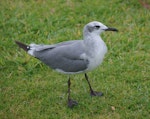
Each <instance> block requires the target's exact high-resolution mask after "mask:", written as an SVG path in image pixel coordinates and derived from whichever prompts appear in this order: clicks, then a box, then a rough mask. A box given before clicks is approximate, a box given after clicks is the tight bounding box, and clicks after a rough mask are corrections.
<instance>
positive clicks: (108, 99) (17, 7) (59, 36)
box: [0, 0, 150, 119]
mask: <svg viewBox="0 0 150 119" xmlns="http://www.w3.org/2000/svg"><path fill="white" fill-rule="evenodd" d="M145 1H146V0H145ZM149 4H150V2H149ZM95 20H97V21H100V22H102V23H104V24H106V25H107V26H110V27H115V28H117V29H118V30H119V32H118V33H114V32H105V33H103V34H102V38H103V39H104V41H105V43H106V44H107V47H108V53H107V55H106V56H105V59H104V62H103V63H102V64H101V66H99V67H98V68H97V69H95V70H93V71H92V72H89V73H88V75H89V77H90V82H91V85H92V87H93V88H94V89H95V90H97V91H102V92H103V93H104V96H103V97H91V96H90V95H89V87H88V84H87V82H86V80H85V79H84V76H83V75H82V74H79V75H76V76H72V77H71V78H72V80H71V82H72V85H71V96H72V97H73V99H75V100H77V101H78V102H79V104H78V106H76V107H74V108H73V109H70V108H68V107H67V79H68V76H67V75H62V74H59V73H57V72H55V71H53V70H51V69H50V68H49V67H48V66H46V65H44V64H43V63H41V62H40V61H39V60H37V59H35V58H33V57H31V56H29V55H28V54H27V53H25V52H24V51H23V50H22V49H20V48H18V46H17V45H16V44H15V42H14V41H15V40H19V41H21V42H24V43H27V44H29V43H33V42H34V43H39V44H41V43H45V44H53V43H58V42H62V41H67V40H74V39H82V30H83V27H84V25H85V24H87V23H88V22H91V21H95ZM149 72H150V10H149V9H146V8H145V7H144V6H143V5H142V4H141V3H140V2H139V1H138V0H92V1H91V0H57V1H56V0H1V1H0V119H149V117H150V73H149Z"/></svg>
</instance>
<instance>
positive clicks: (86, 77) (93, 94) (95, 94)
mask: <svg viewBox="0 0 150 119" xmlns="http://www.w3.org/2000/svg"><path fill="white" fill-rule="evenodd" d="M85 79H86V80H87V82H88V84H89V87H90V94H91V96H102V95H103V93H102V92H96V91H93V89H92V87H91V84H90V82H89V80H88V76H87V74H86V73H85Z"/></svg>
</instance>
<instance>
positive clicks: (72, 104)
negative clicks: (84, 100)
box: [68, 77, 78, 108]
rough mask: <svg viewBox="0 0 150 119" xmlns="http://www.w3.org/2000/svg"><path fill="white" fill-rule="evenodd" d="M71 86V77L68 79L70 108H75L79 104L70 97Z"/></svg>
mask: <svg viewBox="0 0 150 119" xmlns="http://www.w3.org/2000/svg"><path fill="white" fill-rule="evenodd" d="M70 85H71V81H70V77H69V79H68V107H70V108H73V107H74V106H76V105H78V102H77V101H75V100H72V99H71V97H70Z"/></svg>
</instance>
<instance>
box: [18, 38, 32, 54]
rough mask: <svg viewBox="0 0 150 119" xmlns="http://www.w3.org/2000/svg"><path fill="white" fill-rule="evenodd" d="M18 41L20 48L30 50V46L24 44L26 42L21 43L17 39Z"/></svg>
mask: <svg viewBox="0 0 150 119" xmlns="http://www.w3.org/2000/svg"><path fill="white" fill-rule="evenodd" d="M15 42H16V44H17V45H18V46H19V47H20V48H22V49H23V50H25V51H26V52H28V50H30V46H28V45H26V44H24V43H21V42H19V41H15Z"/></svg>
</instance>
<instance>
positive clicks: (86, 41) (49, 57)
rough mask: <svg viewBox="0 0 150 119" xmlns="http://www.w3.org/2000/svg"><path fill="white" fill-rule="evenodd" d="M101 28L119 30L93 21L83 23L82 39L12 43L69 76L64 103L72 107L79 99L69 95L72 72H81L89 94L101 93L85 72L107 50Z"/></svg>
mask: <svg viewBox="0 0 150 119" xmlns="http://www.w3.org/2000/svg"><path fill="white" fill-rule="evenodd" d="M104 31H115V32H118V29H116V28H112V27H108V26H106V25H104V24H103V23H101V22H98V21H92V22H89V23H87V24H86V25H85V26H84V28H83V38H82V39H81V40H68V41H63V42H60V43H56V44H50V45H47V44H34V43H31V44H29V45H26V44H24V43H22V42H20V41H15V43H16V44H17V45H18V46H19V47H20V48H22V49H23V50H25V51H26V52H27V53H28V54H29V55H31V56H33V57H35V58H37V59H39V60H40V61H42V62H43V63H44V64H46V65H48V66H49V67H50V68H51V69H53V70H55V71H57V72H60V73H62V74H67V75H68V76H69V78H68V100H67V105H68V107H70V108H73V107H74V106H76V105H78V102H77V101H76V100H73V99H72V98H71V96H70V87H71V79H70V75H71V74H79V73H82V74H84V76H85V79H86V80H87V83H88V85H89V89H90V95H91V96H102V95H103V93H102V92H97V91H94V90H93V88H92V86H91V84H90V81H89V78H88V75H87V73H88V72H89V71H91V70H93V69H95V68H97V67H98V66H99V65H100V64H101V63H102V61H103V59H104V56H105V54H106V53H107V46H106V44H105V42H104V41H103V40H102V38H101V36H100V35H101V33H103V32H104Z"/></svg>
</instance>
